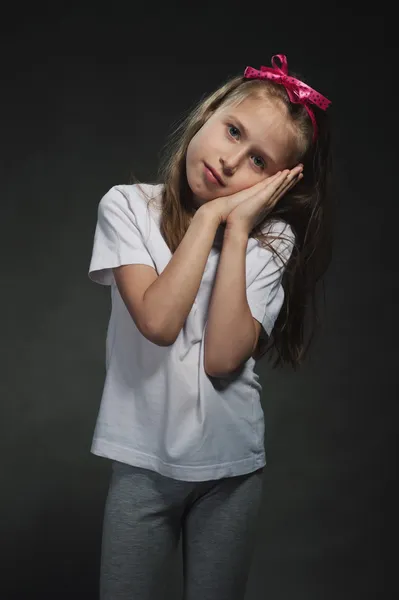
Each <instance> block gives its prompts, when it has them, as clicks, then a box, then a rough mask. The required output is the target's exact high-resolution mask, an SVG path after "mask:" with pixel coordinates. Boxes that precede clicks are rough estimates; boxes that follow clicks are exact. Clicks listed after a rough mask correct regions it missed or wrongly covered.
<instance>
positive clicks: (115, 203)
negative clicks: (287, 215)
mask: <svg viewBox="0 0 399 600" xmlns="http://www.w3.org/2000/svg"><path fill="white" fill-rule="evenodd" d="M141 186H142V188H143V189H144V190H145V192H146V193H147V195H149V196H150V197H151V196H152V197H153V198H154V199H155V204H154V200H152V201H151V203H150V205H147V201H146V200H145V198H144V197H143V196H142V195H141V194H140V191H139V188H138V186H137V185H117V186H115V187H113V188H111V190H110V191H109V192H108V193H107V194H105V196H104V197H103V198H102V200H101V202H100V204H99V208H98V221H97V226H96V231H95V236H94V247H93V254H92V258H91V263H90V268H89V277H90V278H91V279H92V280H93V281H94V282H97V283H100V284H102V285H110V286H111V300H112V308H111V315H110V321H109V326H108V332H107V340H106V378H105V384H104V390H103V394H102V399H101V404H100V409H99V414H98V418H97V423H96V427H95V432H94V437H93V442H92V448H91V451H92V453H93V454H96V455H98V456H103V457H107V458H109V459H112V460H117V461H120V462H123V463H127V464H130V465H134V466H138V467H142V468H146V469H151V470H153V471H156V472H158V473H160V474H161V475H164V476H167V477H171V478H173V479H178V480H182V481H207V480H214V479H220V478H223V477H233V476H236V475H243V474H246V473H251V472H253V471H256V470H257V469H259V468H261V467H263V466H264V465H265V464H266V456H265V448H264V432H265V425H264V413H263V410H262V406H261V403H260V394H261V391H262V387H261V385H260V383H259V376H258V375H257V374H256V373H255V372H254V370H253V368H254V365H255V360H254V359H253V358H252V357H251V358H249V360H248V361H247V362H246V363H245V365H244V366H243V369H242V370H239V372H238V374H237V373H235V375H234V376H229V377H226V378H223V379H215V378H210V377H209V376H208V375H207V374H206V373H205V370H204V330H205V326H206V320H207V311H208V304H209V300H210V295H211V292H212V287H213V283H214V278H215V275H216V268H217V264H218V260H219V256H220V250H221V247H222V245H221V244H222V243H223V237H222V236H221V235H220V234H219V233H218V234H217V235H216V237H215V243H214V246H213V247H212V249H211V252H210V254H209V258H208V261H207V264H206V267H205V270H204V275H203V278H202V281H201V285H200V288H199V290H198V294H197V297H196V299H195V301H194V304H193V306H192V308H191V311H190V313H189V315H188V317H187V319H186V322H185V324H184V327H183V328H182V330H181V331H180V333H179V335H178V337H177V339H176V341H175V343H174V344H173V345H171V346H157V345H156V344H154V343H152V342H150V341H149V340H148V339H147V338H145V337H144V336H143V335H142V334H141V333H140V332H139V330H138V329H137V327H136V325H135V323H134V321H133V319H132V317H131V316H130V314H129V312H128V310H127V308H126V306H125V304H124V302H123V300H122V298H121V296H120V294H119V291H118V288H117V286H116V284H115V280H114V277H113V272H112V268H114V267H118V266H120V265H126V264H145V265H150V266H151V267H153V268H154V269H156V272H157V274H158V275H160V274H161V273H162V271H163V270H164V269H165V267H166V265H167V264H168V262H169V261H170V259H171V258H172V253H171V251H170V250H169V248H168V246H167V244H166V242H165V240H164V238H163V237H162V235H161V232H160V218H161V210H160V202H161V194H162V189H163V185H162V184H160V185H150V184H141ZM267 230H268V231H273V234H274V232H276V233H283V237H284V241H278V242H274V243H273V245H274V246H275V247H277V249H278V251H279V252H280V253H281V255H282V257H283V259H284V260H285V261H286V260H288V258H289V256H290V255H291V252H292V248H293V241H294V235H293V232H292V230H291V227H290V226H289V225H287V224H286V223H284V222H282V221H274V222H273V224H271V225H269V224H268V226H267ZM264 231H265V230H264ZM220 233H221V234H222V233H223V232H222V231H220ZM283 268H284V267H283V266H282V263H281V261H279V260H278V258H275V257H274V255H273V252H272V251H270V250H268V249H264V248H262V247H261V246H260V245H259V243H258V241H257V240H255V239H253V238H249V239H248V246H247V254H246V290H247V301H248V305H249V307H250V310H251V313H252V315H253V316H254V317H255V319H257V320H258V321H259V322H260V323H261V324H262V325H263V328H264V330H265V332H266V333H267V334H270V332H271V331H272V328H273V325H274V323H275V320H276V318H277V316H278V313H279V311H280V309H281V306H282V303H283V299H284V291H283V288H282V286H281V277H282V274H283Z"/></svg>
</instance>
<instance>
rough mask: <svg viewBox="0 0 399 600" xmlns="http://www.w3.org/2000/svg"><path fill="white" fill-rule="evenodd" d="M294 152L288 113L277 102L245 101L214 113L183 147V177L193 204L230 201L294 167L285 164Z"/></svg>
mask: <svg viewBox="0 0 399 600" xmlns="http://www.w3.org/2000/svg"><path fill="white" fill-rule="evenodd" d="M295 147H296V138H295V131H294V129H293V126H292V124H291V123H290V120H289V118H288V114H287V109H286V107H285V106H284V105H283V104H282V103H280V102H278V101H276V100H273V99H270V100H266V99H259V98H252V97H249V98H246V99H245V100H244V101H243V102H241V104H240V105H239V106H235V107H234V106H224V107H222V108H220V109H218V110H217V111H215V113H214V114H213V115H212V116H211V117H210V118H209V119H208V121H207V122H206V123H205V124H204V125H203V126H202V127H201V129H200V130H199V131H198V132H197V134H196V135H195V136H194V137H193V138H192V140H191V141H190V143H189V146H188V148H187V154H186V173H187V180H188V185H189V186H190V189H191V191H192V192H193V200H194V203H195V205H196V206H197V207H199V206H201V205H202V204H204V203H205V202H208V201H209V200H213V199H215V198H218V197H220V196H229V195H230V194H234V193H236V192H239V191H241V190H242V189H245V188H248V187H250V186H252V185H255V184H256V183H258V182H259V181H260V180H262V179H266V178H267V177H271V176H272V175H273V174H274V173H276V172H277V171H280V170H283V169H285V168H289V167H291V166H294V165H291V164H290V161H291V157H292V155H293V152H294V151H295ZM207 167H210V168H211V170H213V171H214V172H216V174H217V176H219V178H220V179H221V181H222V183H218V182H216V181H215V180H214V179H213V177H212V175H211V174H210V173H209V171H208V169H207Z"/></svg>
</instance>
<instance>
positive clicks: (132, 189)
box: [100, 183, 163, 213]
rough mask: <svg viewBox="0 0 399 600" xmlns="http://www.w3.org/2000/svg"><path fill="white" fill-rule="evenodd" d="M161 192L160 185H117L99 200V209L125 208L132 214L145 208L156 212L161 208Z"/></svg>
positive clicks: (161, 186)
mask: <svg viewBox="0 0 399 600" xmlns="http://www.w3.org/2000/svg"><path fill="white" fill-rule="evenodd" d="M162 190H163V185H162V184H152V183H132V184H117V185H114V186H112V187H111V189H109V190H108V192H107V193H106V194H105V195H104V196H103V197H102V198H101V201H100V205H101V208H106V207H110V208H111V207H112V206H115V208H116V207H117V206H118V205H119V207H121V208H122V206H125V207H126V208H127V209H128V210H129V211H132V212H133V213H137V212H140V210H141V209H142V208H147V207H148V208H149V207H151V208H154V209H155V210H157V209H158V208H160V207H161V199H162Z"/></svg>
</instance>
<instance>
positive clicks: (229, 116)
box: [226, 114, 275, 164]
mask: <svg viewBox="0 0 399 600" xmlns="http://www.w3.org/2000/svg"><path fill="white" fill-rule="evenodd" d="M226 118H227V119H231V120H232V121H235V122H236V123H237V125H238V126H239V128H240V129H241V130H242V132H243V134H244V135H245V137H246V138H248V137H249V135H248V129H247V128H246V127H245V125H243V123H242V122H241V121H240V119H239V118H238V117H236V116H234V115H231V114H230V115H227V117H226ZM256 149H257V150H259V152H260V153H261V154H263V155H264V156H265V157H266V159H267V161H268V162H270V163H273V164H274V163H275V161H274V160H272V158H271V157H270V155H269V154H267V152H265V150H262V149H261V148H259V146H256Z"/></svg>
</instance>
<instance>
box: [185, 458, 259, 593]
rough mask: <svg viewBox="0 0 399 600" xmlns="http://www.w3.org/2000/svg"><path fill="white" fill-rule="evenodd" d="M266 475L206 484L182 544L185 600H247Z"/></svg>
mask: <svg viewBox="0 0 399 600" xmlns="http://www.w3.org/2000/svg"><path fill="white" fill-rule="evenodd" d="M262 471H263V469H260V470H258V471H256V472H254V473H251V474H249V475H244V476H239V477H229V478H225V479H221V480H219V481H217V482H206V483H207V487H203V488H202V490H203V491H202V493H201V494H198V495H197V497H196V499H195V501H194V502H193V503H192V504H191V506H190V508H189V509H188V510H187V513H186V517H185V519H184V522H183V539H182V542H183V571H184V600H243V599H244V596H245V588H246V584H247V579H248V575H249V571H250V567H251V562H252V555H253V550H254V547H255V541H256V530H257V525H258V518H259V512H260V506H261V495H262ZM202 485H204V484H202ZM204 490H205V491H204Z"/></svg>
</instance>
